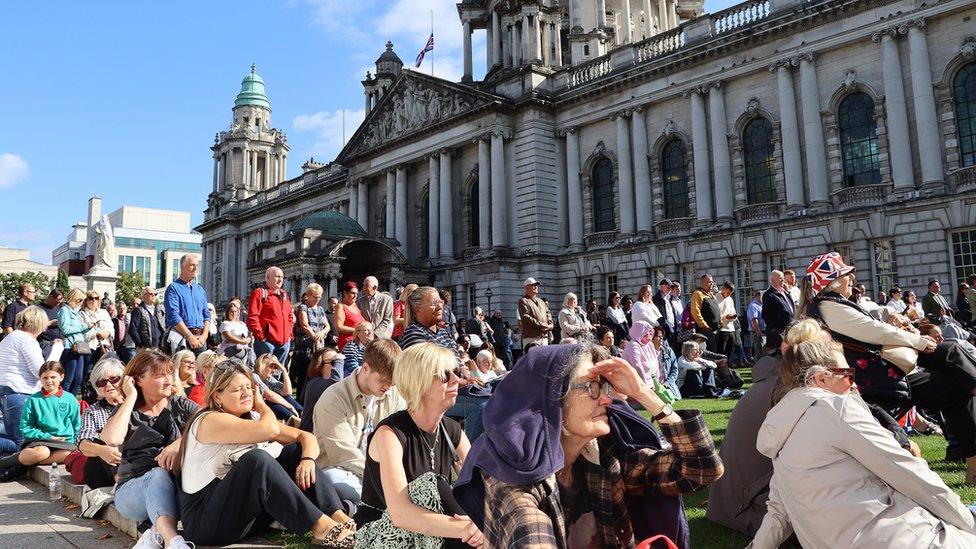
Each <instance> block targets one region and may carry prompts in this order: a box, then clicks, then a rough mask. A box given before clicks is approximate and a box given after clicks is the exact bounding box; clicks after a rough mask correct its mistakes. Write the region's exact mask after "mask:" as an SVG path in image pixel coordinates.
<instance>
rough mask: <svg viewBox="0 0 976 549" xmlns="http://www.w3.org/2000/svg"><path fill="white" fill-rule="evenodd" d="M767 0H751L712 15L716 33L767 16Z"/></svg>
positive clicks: (742, 25) (713, 27)
mask: <svg viewBox="0 0 976 549" xmlns="http://www.w3.org/2000/svg"><path fill="white" fill-rule="evenodd" d="M769 7H770V6H769V0H753V1H752V2H745V3H742V4H739V5H737V6H732V7H731V8H728V9H725V10H722V11H720V12H718V13H716V14H713V15H712V16H711V17H712V21H713V23H712V25H713V26H712V29H713V31H714V33H715V34H716V35H718V34H722V33H725V32H729V31H731V30H735V29H738V28H740V27H744V26H746V25H750V24H752V23H755V22H756V21H759V20H760V19H765V18H767V17H769Z"/></svg>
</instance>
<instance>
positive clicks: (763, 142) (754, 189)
mask: <svg viewBox="0 0 976 549" xmlns="http://www.w3.org/2000/svg"><path fill="white" fill-rule="evenodd" d="M742 156H743V161H744V163H745V171H746V198H747V200H748V203H749V204H762V203H763V202H774V201H775V200H776V187H775V186H774V184H773V125H772V124H771V123H770V122H769V120H766V119H765V118H755V119H753V120H751V121H750V122H749V123H748V124H746V127H745V129H744V130H743V131H742Z"/></svg>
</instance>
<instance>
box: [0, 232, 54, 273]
mask: <svg viewBox="0 0 976 549" xmlns="http://www.w3.org/2000/svg"><path fill="white" fill-rule="evenodd" d="M0 244H2V245H3V246H7V247H10V248H26V249H28V250H30V258H31V260H33V261H37V262H38V263H46V264H50V263H51V252H52V251H54V248H56V247H58V246H59V245H60V244H59V243H56V242H55V240H54V235H53V234H51V232H49V231H46V230H42V229H24V230H17V229H13V228H11V227H8V226H0Z"/></svg>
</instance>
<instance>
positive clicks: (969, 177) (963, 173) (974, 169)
mask: <svg viewBox="0 0 976 549" xmlns="http://www.w3.org/2000/svg"><path fill="white" fill-rule="evenodd" d="M949 183H950V184H951V185H952V187H953V188H954V189H955V190H956V192H959V191H971V190H973V189H976V166H969V167H966V168H959V169H958V170H955V171H952V172H950V173H949Z"/></svg>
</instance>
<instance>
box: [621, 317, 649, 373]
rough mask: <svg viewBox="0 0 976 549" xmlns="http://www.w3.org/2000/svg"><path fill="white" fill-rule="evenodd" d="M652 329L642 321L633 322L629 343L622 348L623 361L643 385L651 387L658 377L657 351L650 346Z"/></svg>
mask: <svg viewBox="0 0 976 549" xmlns="http://www.w3.org/2000/svg"><path fill="white" fill-rule="evenodd" d="M652 337H654V327H653V326H651V325H650V324H649V323H648V322H646V321H644V320H635V321H634V324H633V325H632V326H631V327H630V341H628V342H627V346H626V347H624V352H623V353H622V355H623V357H622V358H623V359H624V360H626V361H627V362H628V363H630V365H631V366H633V367H634V369H635V370H637V373H639V374H640V376H641V379H643V380H644V383H646V384H648V385H651V386H653V384H654V379H655V378H657V377H658V363H657V350H655V349H654V346H653V345H652V344H651V338H652Z"/></svg>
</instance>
